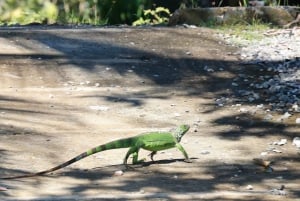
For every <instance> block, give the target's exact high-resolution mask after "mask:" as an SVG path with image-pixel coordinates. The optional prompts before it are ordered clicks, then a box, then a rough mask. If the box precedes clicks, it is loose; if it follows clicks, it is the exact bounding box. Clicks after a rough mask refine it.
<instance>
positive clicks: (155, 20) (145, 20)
mask: <svg viewBox="0 0 300 201" xmlns="http://www.w3.org/2000/svg"><path fill="white" fill-rule="evenodd" d="M169 17H170V11H169V9H167V8H163V7H157V8H156V9H155V10H150V9H148V10H144V12H143V17H140V18H139V19H138V20H136V21H134V22H133V24H132V25H133V26H138V25H144V24H150V25H153V24H165V23H167V22H168V21H169Z"/></svg>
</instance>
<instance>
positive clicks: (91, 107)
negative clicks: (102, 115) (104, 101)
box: [89, 105, 109, 111]
mask: <svg viewBox="0 0 300 201" xmlns="http://www.w3.org/2000/svg"><path fill="white" fill-rule="evenodd" d="M89 108H90V109H91V110H97V111H107V110H109V107H107V106H101V105H91V106H89Z"/></svg>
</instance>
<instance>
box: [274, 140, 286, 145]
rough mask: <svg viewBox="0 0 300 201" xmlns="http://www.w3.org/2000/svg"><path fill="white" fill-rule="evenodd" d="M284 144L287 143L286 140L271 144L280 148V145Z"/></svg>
mask: <svg viewBox="0 0 300 201" xmlns="http://www.w3.org/2000/svg"><path fill="white" fill-rule="evenodd" d="M286 143H287V139H281V140H280V141H278V142H273V143H272V144H273V145H279V146H282V145H285V144H286Z"/></svg>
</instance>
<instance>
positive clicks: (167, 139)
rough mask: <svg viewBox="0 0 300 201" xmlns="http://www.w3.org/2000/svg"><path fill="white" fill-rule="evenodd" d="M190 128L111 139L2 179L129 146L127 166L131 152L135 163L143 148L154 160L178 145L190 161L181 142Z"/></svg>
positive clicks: (59, 167) (64, 165) (39, 173)
mask: <svg viewBox="0 0 300 201" xmlns="http://www.w3.org/2000/svg"><path fill="white" fill-rule="evenodd" d="M189 128H190V127H189V126H188V125H180V126H178V127H177V128H176V129H175V130H174V131H170V132H149V133H144V134H140V135H137V136H134V137H129V138H124V139H119V140H115V141H111V142H109V143H106V144H102V145H99V146H97V147H94V148H93V149H90V150H88V151H86V152H83V153H82V154H79V155H78V156H76V157H74V158H72V159H71V160H68V161H67V162H64V163H62V164H60V165H58V166H56V167H53V168H51V169H48V170H45V171H41V172H37V173H32V174H26V175H20V176H14V177H3V178H0V179H17V178H26V177H34V176H40V175H44V174H47V173H50V172H53V171H56V170H59V169H61V168H64V167H66V166H68V165H70V164H72V163H75V162H77V161H79V160H81V159H83V158H85V157H88V156H90V155H92V154H95V153H98V152H101V151H105V150H110V149H119V148H128V147H129V150H128V152H127V154H126V156H125V158H124V161H123V164H124V165H126V166H127V160H128V158H129V156H130V155H131V154H132V156H133V159H132V163H133V164H136V163H139V162H142V161H143V160H141V161H139V160H138V152H139V150H140V149H141V148H142V149H145V150H148V151H152V152H151V154H150V156H151V160H152V161H153V156H154V155H155V154H156V152H157V151H161V150H165V149H169V148H173V147H177V148H178V149H179V150H180V151H181V152H182V154H183V155H184V157H185V159H186V161H189V157H188V155H187V153H186V151H185V150H184V148H183V147H182V146H181V145H180V144H179V142H180V140H181V138H182V136H183V135H184V134H185V133H186V132H187V131H188V130H189Z"/></svg>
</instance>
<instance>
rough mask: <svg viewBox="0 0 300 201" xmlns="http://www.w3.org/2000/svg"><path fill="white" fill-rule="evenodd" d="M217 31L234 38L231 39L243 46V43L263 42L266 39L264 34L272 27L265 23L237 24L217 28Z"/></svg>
mask: <svg viewBox="0 0 300 201" xmlns="http://www.w3.org/2000/svg"><path fill="white" fill-rule="evenodd" d="M215 29H217V30H219V31H220V32H221V33H223V34H227V35H231V36H233V37H231V38H232V39H231V40H232V42H234V43H236V44H237V45H242V44H243V43H247V42H253V41H260V40H262V39H263V38H264V37H265V36H264V33H265V32H266V31H267V30H269V29H270V25H269V24H265V23H255V24H235V25H228V26H225V25H224V26H216V27H215Z"/></svg>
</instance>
